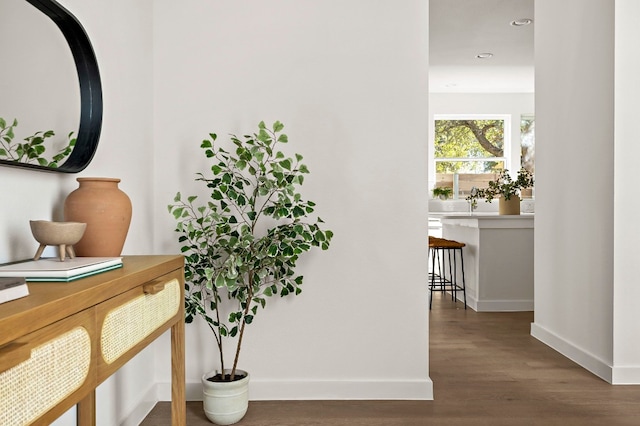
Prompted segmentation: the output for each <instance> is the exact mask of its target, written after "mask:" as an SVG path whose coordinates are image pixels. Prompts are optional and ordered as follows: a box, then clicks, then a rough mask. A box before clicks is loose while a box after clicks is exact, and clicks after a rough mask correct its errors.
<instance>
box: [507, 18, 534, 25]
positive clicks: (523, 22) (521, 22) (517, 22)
mask: <svg viewBox="0 0 640 426" xmlns="http://www.w3.org/2000/svg"><path fill="white" fill-rule="evenodd" d="M532 22H533V20H532V19H529V18H523V19H516V20H515V21H511V26H512V27H524V26H526V25H529V24H531V23H532Z"/></svg>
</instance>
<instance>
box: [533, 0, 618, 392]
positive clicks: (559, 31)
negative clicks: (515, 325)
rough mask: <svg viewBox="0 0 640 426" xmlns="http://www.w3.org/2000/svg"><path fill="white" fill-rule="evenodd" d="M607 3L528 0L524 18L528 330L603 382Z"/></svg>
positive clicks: (608, 344)
mask: <svg viewBox="0 0 640 426" xmlns="http://www.w3.org/2000/svg"><path fill="white" fill-rule="evenodd" d="M613 7H614V3H613V2H611V1H609V0H588V1H585V0H565V1H563V2H557V1H555V0H536V5H535V20H534V21H535V24H536V31H535V60H536V70H535V78H536V81H535V86H536V101H535V111H536V219H535V322H534V324H533V325H532V334H533V335H534V336H535V337H537V338H539V339H540V340H542V341H544V342H545V343H547V344H549V345H550V346H552V347H555V348H556V349H557V350H559V351H560V352H562V353H564V354H565V355H567V356H569V357H570V358H573V359H574V360H576V361H577V362H578V363H580V364H581V365H583V366H584V367H586V368H588V369H589V370H591V371H593V372H594V373H595V374H598V375H599V376H601V377H603V378H605V379H607V380H610V378H611V377H610V376H611V365H612V363H613V346H612V343H613V326H614V323H613V290H614V287H613V272H614V261H613V259H614V257H613V250H614V233H613V231H614V227H613V219H614V213H613V208H614V207H616V208H617V207H618V203H616V204H615V205H614V197H613V189H614V187H613V182H614V97H613V93H614V69H613V52H614V49H613V48H614V9H613ZM621 154H622V155H625V154H624V153H621ZM627 296H628V295H626V296H622V297H627Z"/></svg>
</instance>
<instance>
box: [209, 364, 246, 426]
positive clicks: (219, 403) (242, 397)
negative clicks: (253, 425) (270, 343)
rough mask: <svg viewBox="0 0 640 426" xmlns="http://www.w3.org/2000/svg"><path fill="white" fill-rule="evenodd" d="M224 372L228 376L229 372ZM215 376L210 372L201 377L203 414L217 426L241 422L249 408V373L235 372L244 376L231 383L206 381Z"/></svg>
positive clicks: (214, 373)
mask: <svg viewBox="0 0 640 426" xmlns="http://www.w3.org/2000/svg"><path fill="white" fill-rule="evenodd" d="M224 372H225V374H228V373H230V372H231V370H225V371H224ZM216 374H217V372H210V373H207V374H205V375H204V376H202V389H203V405H204V413H205V414H206V416H207V418H208V419H209V420H210V421H211V422H213V423H215V424H217V425H232V424H234V423H237V422H239V421H240V420H242V418H243V417H244V415H245V414H246V413H247V409H248V408H249V373H247V372H246V371H242V370H236V375H238V374H240V375H242V374H245V375H246V376H245V377H244V378H243V379H241V380H236V381H233V382H211V381H209V380H207V378H208V377H212V376H214V375H216Z"/></svg>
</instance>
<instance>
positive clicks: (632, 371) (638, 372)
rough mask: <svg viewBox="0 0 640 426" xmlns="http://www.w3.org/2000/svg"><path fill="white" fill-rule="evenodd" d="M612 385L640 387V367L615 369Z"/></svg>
mask: <svg viewBox="0 0 640 426" xmlns="http://www.w3.org/2000/svg"><path fill="white" fill-rule="evenodd" d="M611 383H612V384H614V385H640V366H637V365H633V366H627V367H613V372H612V380H611Z"/></svg>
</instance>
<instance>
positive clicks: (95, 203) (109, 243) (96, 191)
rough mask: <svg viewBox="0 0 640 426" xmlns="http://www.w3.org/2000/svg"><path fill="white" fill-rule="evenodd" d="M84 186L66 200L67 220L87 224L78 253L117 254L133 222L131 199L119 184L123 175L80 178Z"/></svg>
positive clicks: (108, 255)
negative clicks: (116, 177) (119, 176)
mask: <svg viewBox="0 0 640 426" xmlns="http://www.w3.org/2000/svg"><path fill="white" fill-rule="evenodd" d="M76 180H77V181H78V182H79V184H80V186H79V188H78V189H76V190H75V191H73V192H71V193H70V194H69V195H68V196H67V199H66V200H65V201H64V217H65V220H66V221H71V222H83V223H86V224H87V229H86V230H85V232H84V235H83V236H82V238H81V239H80V241H78V242H77V243H76V244H75V245H74V246H73V247H74V250H75V252H76V255H77V256H86V257H116V256H120V254H121V253H122V247H124V242H125V240H126V238H127V233H128V232H129V224H130V223H131V200H130V199H129V197H128V196H127V194H125V193H124V192H122V191H121V190H120V188H118V183H119V182H120V179H113V178H89V177H88V178H77V179H76Z"/></svg>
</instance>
